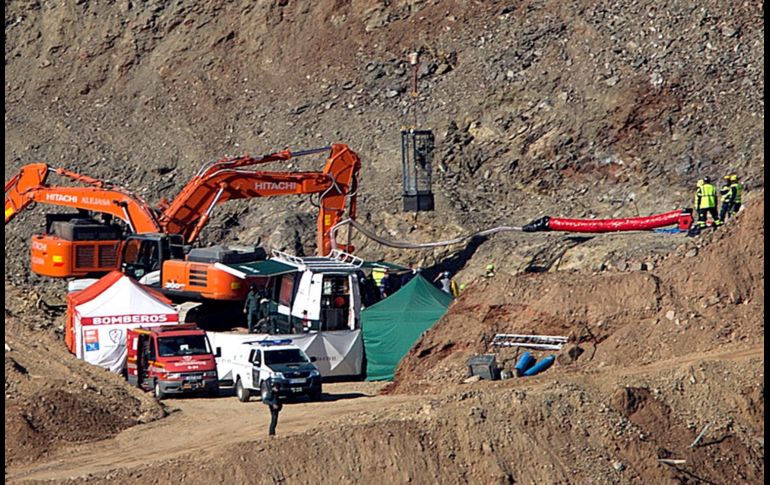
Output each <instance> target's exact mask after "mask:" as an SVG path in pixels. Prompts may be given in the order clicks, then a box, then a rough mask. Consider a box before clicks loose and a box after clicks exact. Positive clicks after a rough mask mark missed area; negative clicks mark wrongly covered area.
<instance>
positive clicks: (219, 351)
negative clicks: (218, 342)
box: [214, 347, 222, 357]
mask: <svg viewBox="0 0 770 485" xmlns="http://www.w3.org/2000/svg"><path fill="white" fill-rule="evenodd" d="M214 357H222V347H217V348H216V349H214Z"/></svg>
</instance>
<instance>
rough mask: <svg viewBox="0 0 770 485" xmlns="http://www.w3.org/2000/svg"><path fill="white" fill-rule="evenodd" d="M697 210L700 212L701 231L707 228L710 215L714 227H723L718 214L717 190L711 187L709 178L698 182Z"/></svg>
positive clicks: (699, 226)
mask: <svg viewBox="0 0 770 485" xmlns="http://www.w3.org/2000/svg"><path fill="white" fill-rule="evenodd" d="M695 209H696V210H697V211H698V223H697V226H698V228H699V229H705V228H706V218H707V216H708V215H709V214H710V215H711V219H712V224H713V225H714V227H716V226H720V225H722V221H721V220H720V219H719V214H717V189H716V187H714V186H713V185H711V179H710V178H709V177H703V179H701V180H698V190H696V191H695Z"/></svg>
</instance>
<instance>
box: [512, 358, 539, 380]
mask: <svg viewBox="0 0 770 485" xmlns="http://www.w3.org/2000/svg"><path fill="white" fill-rule="evenodd" d="M534 363H535V358H534V357H533V356H532V354H530V353H529V352H524V353H523V354H522V355H521V357H519V361H518V362H516V367H514V369H515V370H516V377H521V375H522V374H523V373H524V372H525V371H526V370H527V369H529V368H530V367H532V365H533V364H534Z"/></svg>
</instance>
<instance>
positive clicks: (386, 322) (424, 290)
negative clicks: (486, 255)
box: [361, 275, 452, 381]
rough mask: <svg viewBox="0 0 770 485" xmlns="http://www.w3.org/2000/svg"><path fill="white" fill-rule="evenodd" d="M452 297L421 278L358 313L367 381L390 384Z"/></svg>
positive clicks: (416, 277)
mask: <svg viewBox="0 0 770 485" xmlns="http://www.w3.org/2000/svg"><path fill="white" fill-rule="evenodd" d="M451 302H452V297H451V296H450V295H448V294H446V293H444V292H443V291H441V290H439V289H438V288H436V287H435V286H433V285H432V284H430V282H428V280H426V279H425V278H423V277H422V276H420V275H417V276H415V277H414V278H412V280H411V281H410V282H409V283H407V284H406V285H405V286H404V287H402V288H401V289H400V290H398V291H397V292H395V293H394V294H393V295H391V296H389V297H388V298H386V299H384V300H382V301H381V302H379V303H376V304H374V305H372V306H370V307H369V308H366V309H365V310H364V311H362V312H361V328H362V329H363V333H364V352H365V353H366V380H367V381H384V380H393V374H394V373H395V371H396V366H397V365H398V363H399V361H400V360H401V359H402V358H403V357H404V356H405V355H406V353H407V352H409V349H410V348H412V345H414V343H415V342H416V341H417V339H418V338H420V335H422V333H423V332H424V331H426V330H428V329H429V328H430V327H432V326H433V324H434V323H436V322H437V321H438V319H439V318H441V317H442V316H443V315H444V313H446V310H447V307H449V304H450V303H451Z"/></svg>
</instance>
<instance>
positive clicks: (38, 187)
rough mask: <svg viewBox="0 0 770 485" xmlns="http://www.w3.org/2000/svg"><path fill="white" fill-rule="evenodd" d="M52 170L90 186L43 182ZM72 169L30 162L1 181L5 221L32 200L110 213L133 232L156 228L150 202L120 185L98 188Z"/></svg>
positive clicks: (96, 183)
mask: <svg viewBox="0 0 770 485" xmlns="http://www.w3.org/2000/svg"><path fill="white" fill-rule="evenodd" d="M50 172H55V173H59V174H61V175H64V176H66V177H69V178H72V179H73V180H80V181H82V182H85V183H89V184H91V185H94V187H58V186H50V185H48V184H46V178H47V175H48V173H50ZM77 177H80V176H78V175H77V174H74V173H72V172H66V171H63V170H60V169H51V168H50V167H48V166H47V165H46V164H42V163H40V164H31V165H27V166H25V167H23V168H22V169H21V170H20V171H19V173H18V174H17V175H16V176H14V177H13V178H11V180H10V181H8V182H7V183H6V184H5V223H6V224H8V223H9V222H10V221H11V220H12V219H13V218H14V217H15V216H16V214H18V213H19V212H20V211H22V210H24V208H26V207H27V206H29V205H30V204H31V203H33V202H41V203H45V204H52V205H59V206H64V207H73V208H77V209H84V210H89V211H94V212H100V213H103V214H110V215H113V216H115V217H117V218H119V219H121V220H123V221H124V222H125V223H126V224H128V225H129V227H130V228H131V230H132V231H133V232H159V231H160V224H159V223H158V221H157V219H156V218H155V215H154V213H153V211H152V209H151V208H150V206H149V205H148V204H147V203H146V202H144V201H143V200H142V199H140V198H139V197H137V196H135V195H133V194H131V193H130V192H128V191H126V190H123V189H120V188H102V185H104V184H103V183H101V182H100V181H98V180H96V179H91V178H90V177H85V176H82V178H77Z"/></svg>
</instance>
